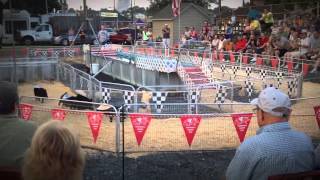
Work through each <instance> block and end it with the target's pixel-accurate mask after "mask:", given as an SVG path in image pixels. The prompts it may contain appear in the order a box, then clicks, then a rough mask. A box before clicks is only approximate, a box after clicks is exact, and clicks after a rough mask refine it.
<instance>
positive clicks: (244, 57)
mask: <svg viewBox="0 0 320 180" xmlns="http://www.w3.org/2000/svg"><path fill="white" fill-rule="evenodd" d="M242 63H243V64H248V56H242Z"/></svg>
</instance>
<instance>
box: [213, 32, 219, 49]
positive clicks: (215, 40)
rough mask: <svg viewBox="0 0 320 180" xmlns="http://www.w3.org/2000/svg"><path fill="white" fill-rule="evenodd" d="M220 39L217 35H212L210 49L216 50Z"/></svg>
mask: <svg viewBox="0 0 320 180" xmlns="http://www.w3.org/2000/svg"><path fill="white" fill-rule="evenodd" d="M219 41H220V39H219V38H218V35H214V37H213V39H212V41H211V48H212V49H213V50H216V49H217V48H218V45H219Z"/></svg>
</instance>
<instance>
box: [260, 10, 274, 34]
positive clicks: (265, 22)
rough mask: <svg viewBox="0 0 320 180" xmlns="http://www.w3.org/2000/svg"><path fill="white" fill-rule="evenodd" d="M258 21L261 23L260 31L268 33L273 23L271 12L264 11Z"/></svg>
mask: <svg viewBox="0 0 320 180" xmlns="http://www.w3.org/2000/svg"><path fill="white" fill-rule="evenodd" d="M260 21H261V22H262V23H261V29H262V31H265V32H270V30H271V29H270V28H271V26H272V25H273V23H274V20H273V14H272V12H270V11H268V10H267V9H264V10H263V13H262V17H261V18H260Z"/></svg>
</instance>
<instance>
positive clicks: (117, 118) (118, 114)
mask: <svg viewBox="0 0 320 180" xmlns="http://www.w3.org/2000/svg"><path fill="white" fill-rule="evenodd" d="M115 136H116V137H115V138H116V139H115V141H116V153H119V152H120V146H121V144H120V111H116V134H115Z"/></svg>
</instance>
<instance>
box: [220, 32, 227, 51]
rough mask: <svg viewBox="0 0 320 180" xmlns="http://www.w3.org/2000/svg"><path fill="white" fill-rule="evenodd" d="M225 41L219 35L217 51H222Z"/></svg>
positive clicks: (222, 36)
mask: <svg viewBox="0 0 320 180" xmlns="http://www.w3.org/2000/svg"><path fill="white" fill-rule="evenodd" d="M225 41H226V39H225V38H224V35H220V39H219V42H218V50H219V51H223V47H224V43H225Z"/></svg>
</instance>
